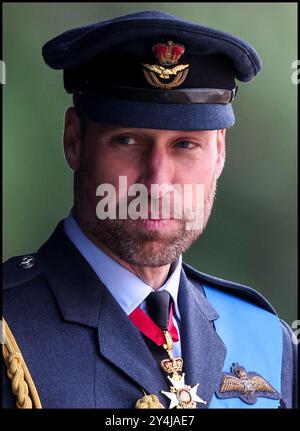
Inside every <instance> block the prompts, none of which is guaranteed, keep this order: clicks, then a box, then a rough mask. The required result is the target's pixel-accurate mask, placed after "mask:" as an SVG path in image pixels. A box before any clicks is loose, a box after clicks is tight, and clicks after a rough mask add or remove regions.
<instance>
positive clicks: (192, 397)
mask: <svg viewBox="0 0 300 431" xmlns="http://www.w3.org/2000/svg"><path fill="white" fill-rule="evenodd" d="M168 379H169V380H170V382H171V383H172V385H173V386H171V388H170V389H171V391H170V392H166V391H161V392H162V394H164V395H165V396H166V397H168V398H169V399H170V400H171V403H170V406H169V408H170V409H173V408H174V407H176V408H177V409H180V408H181V409H188V408H196V403H202V404H206V401H204V400H202V398H200V397H198V395H197V389H198V386H199V383H198V384H197V385H195V386H194V387H193V388H191V386H188V385H186V384H185V382H184V374H182V376H181V377H180V379H179V380H175V379H174V378H173V379H172V378H171V377H170V376H168Z"/></svg>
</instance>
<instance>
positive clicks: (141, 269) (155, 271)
mask: <svg viewBox="0 0 300 431" xmlns="http://www.w3.org/2000/svg"><path fill="white" fill-rule="evenodd" d="M73 216H74V218H75V219H76V221H77V223H78V225H79V226H80V228H81V230H82V231H83V232H84V234H85V235H86V236H87V237H88V239H89V240H90V241H91V242H92V243H93V244H94V245H96V247H98V248H99V249H100V250H101V251H103V252H104V253H106V254H107V255H108V256H109V257H111V258H112V259H114V260H115V261H116V262H118V263H119V264H120V265H122V266H123V267H124V268H126V269H127V270H128V271H130V272H132V273H133V274H135V275H136V276H137V277H139V278H140V279H141V280H143V282H144V283H146V284H148V285H149V286H151V287H152V289H155V290H158V289H159V288H160V287H162V286H163V285H164V284H165V282H166V280H167V278H168V274H169V270H170V266H171V264H167V265H163V266H156V267H148V266H138V265H134V264H132V263H128V262H126V261H125V260H123V259H121V258H120V257H119V256H118V255H116V254H115V253H114V252H113V251H111V250H110V249H109V248H108V247H107V246H106V245H104V244H103V243H102V242H101V241H99V240H98V239H97V238H95V237H94V236H93V235H92V234H91V233H90V232H89V231H88V230H87V229H86V228H85V227H84V225H83V223H81V222H80V218H78V217H76V216H75V214H74V213H73Z"/></svg>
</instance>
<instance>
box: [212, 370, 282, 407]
mask: <svg viewBox="0 0 300 431" xmlns="http://www.w3.org/2000/svg"><path fill="white" fill-rule="evenodd" d="M230 371H231V373H223V374H222V377H221V383H220V389H219V390H218V391H217V392H216V395H217V397H218V398H235V397H237V398H240V399H241V400H242V401H244V402H245V403H247V404H255V403H256V401H257V398H258V397H265V398H272V399H280V394H279V393H278V392H277V391H276V390H275V389H274V388H273V387H272V386H271V385H270V383H268V382H267V381H266V380H265V379H264V378H263V377H261V376H260V375H259V374H257V373H256V372H253V371H251V372H247V371H246V370H245V368H244V367H242V366H241V365H239V364H238V363H234V364H232V367H231V368H230Z"/></svg>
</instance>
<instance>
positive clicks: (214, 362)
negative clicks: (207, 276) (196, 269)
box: [179, 265, 226, 408]
mask: <svg viewBox="0 0 300 431" xmlns="http://www.w3.org/2000/svg"><path fill="white" fill-rule="evenodd" d="M183 268H184V265H183ZM179 308H180V312H181V315H182V325H181V346H182V355H183V361H184V372H185V375H186V383H187V384H189V385H191V386H194V385H196V384H197V383H199V388H198V395H199V396H200V397H201V398H202V399H204V400H205V401H206V402H207V404H206V406H204V405H203V404H200V405H198V407H199V408H205V407H206V408H207V407H208V406H209V403H210V401H211V399H212V397H213V395H214V392H215V390H216V389H217V387H216V385H217V383H218V379H219V377H220V373H221V371H222V369H223V365H224V360H225V355H226V347H225V345H224V343H223V341H222V340H221V339H220V337H219V336H218V334H217V333H216V331H215V328H214V323H213V321H214V320H216V319H217V318H218V317H219V316H218V313H217V312H216V310H215V309H214V308H213V306H212V305H211V304H210V303H209V302H208V301H207V299H206V297H205V294H204V290H203V288H202V285H201V281H200V280H199V281H198V282H196V281H195V280H194V281H193V282H191V281H190V280H189V279H188V278H187V276H186V273H185V271H184V269H183V270H182V274H181V281H180V289H179Z"/></svg>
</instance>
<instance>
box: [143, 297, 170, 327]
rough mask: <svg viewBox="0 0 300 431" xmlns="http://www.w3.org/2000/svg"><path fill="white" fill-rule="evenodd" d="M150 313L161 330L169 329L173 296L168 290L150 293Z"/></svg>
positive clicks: (147, 302)
mask: <svg viewBox="0 0 300 431" xmlns="http://www.w3.org/2000/svg"><path fill="white" fill-rule="evenodd" d="M146 304H147V310H148V314H149V316H150V317H151V319H152V320H153V321H154V322H155V323H156V324H157V326H159V327H160V329H161V330H163V331H166V330H168V325H169V317H170V304H171V296H170V294H169V292H168V291H167V290H161V291H158V292H153V293H150V294H149V295H148V297H147V299H146Z"/></svg>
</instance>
